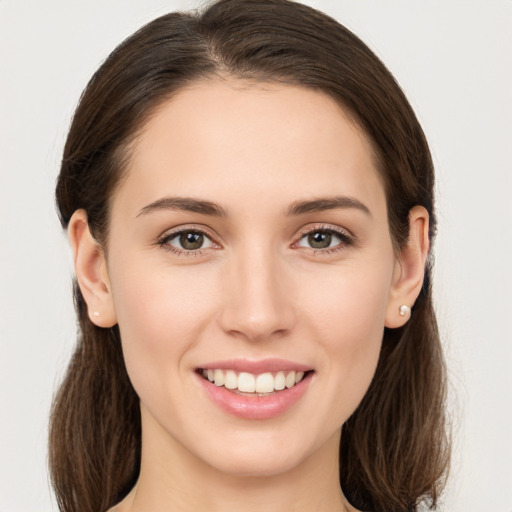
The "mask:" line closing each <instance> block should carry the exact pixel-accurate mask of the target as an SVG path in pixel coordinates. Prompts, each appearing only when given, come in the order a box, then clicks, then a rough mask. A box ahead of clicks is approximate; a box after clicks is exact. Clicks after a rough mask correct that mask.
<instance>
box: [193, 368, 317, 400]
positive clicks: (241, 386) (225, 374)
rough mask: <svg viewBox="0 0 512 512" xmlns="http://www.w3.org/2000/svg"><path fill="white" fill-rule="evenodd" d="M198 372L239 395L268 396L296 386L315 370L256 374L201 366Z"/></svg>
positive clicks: (213, 382)
mask: <svg viewBox="0 0 512 512" xmlns="http://www.w3.org/2000/svg"><path fill="white" fill-rule="evenodd" d="M197 373H198V374H199V375H200V376H201V377H202V378H203V379H205V380H207V381H209V382H211V383H212V384H215V385H216V386H217V387H224V388H225V389H226V390H228V391H231V392H232V393H235V394H238V395H245V396H268V395H271V394H273V393H276V392H280V391H283V390H286V389H291V388H293V387H295V386H296V385H297V384H299V383H300V382H301V381H302V380H303V379H304V378H306V377H308V375H309V374H311V373H313V370H307V371H300V370H297V371H295V370H291V371H278V372H264V373H259V374H254V373H249V372H237V371H235V370H226V369H222V368H208V369H206V368H199V369H198V370H197Z"/></svg>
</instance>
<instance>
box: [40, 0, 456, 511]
mask: <svg viewBox="0 0 512 512" xmlns="http://www.w3.org/2000/svg"><path fill="white" fill-rule="evenodd" d="M57 203H58V207H59V212H60V216H61V220H62V223H63V226H65V227H67V229H68V231H69V237H70V241H71V245H72V249H73V254H74V262H75V269H76V276H77V283H76V286H75V299H76V306H77V311H78V317H79V324H80V334H79V340H78V345H77V348H76V351H75V354H74V356H73V360H72V362H71V365H70V367H69V370H68V373H67V376H66V378H65V380H64V382H63V384H62V387H61V389H60V391H59V393H58V395H57V397H56V400H55V403H54V408H53V414H52V422H51V432H50V466H51V471H52V477H53V483H54V487H55V489H56V493H57V498H58V501H59V504H60V507H61V510H65V511H82V510H83V511H85V510H88V511H98V510H101V511H105V510H109V509H111V510H115V511H122V512H124V511H132V512H136V511H139V510H146V511H147V510H158V511H160V510H162V511H163V510H183V511H185V510H201V509H205V508H207V507H208V508H209V509H213V510H217V509H219V510H224V511H225V510H231V509H234V508H235V507H236V508H237V509H240V508H242V509H243V510H273V509H274V508H275V509H277V508H279V509H283V508H284V509H286V508H289V509H291V510H326V511H327V510H329V511H330V510H332V511H334V510H336V511H340V510H356V509H360V510H373V511H391V510H397V511H398V510H400V511H406V510H418V507H419V506H420V505H421V504H422V503H426V504H428V505H430V506H431V507H432V508H435V507H436V505H437V504H438V499H439V495H440V492H441V489H442V486H443V482H444V478H445V474H446V469H447V465H448V449H447V442H446V432H445V423H444V393H445V389H444V365H443V359H442V353H441V348H440V343H439V337H438V334H437V328H436V320H435V315H434V312H433V309H432V300H431V289H430V282H429V275H430V261H429V253H430V246H431V241H432V237H433V234H434V232H435V216H434V210H433V169H432V162H431V158H430V153H429V150H428V146H427V143H426V141H425V138H424V135H423V132H422V130H421V127H420V126H419V124H418V121H417V120H416V117H415V115H414V113H413V111H412V109H411V107H410V106H409V104H408V102H407V100H406V99H405V97H404V95H403V93H402V92H401V90H400V88H399V87H398V85H397V84H396V82H395V81H394V79H393V77H392V76H391V74H390V73H389V72H388V71H387V69H386V68H385V67H384V65H383V64H382V63H381V62H380V61H379V60H378V59H377V58H376V57H375V56H374V55H373V54H372V53H371V52H370V50H369V49H368V48H367V47H366V46H365V45H364V44H363V43H362V42H361V41H360V40H359V39H357V38H356V37H355V36H354V35H353V34H352V33H350V32H349V31H348V30H347V29H345V28H344V27H342V26H341V25H339V24H338V23H336V22H335V21H334V20H332V19H330V18H328V17H327V16H325V15H323V14H322V13H319V12H317V11H315V10H313V9H311V8H309V7H305V6H302V5H300V4H297V3H294V2H288V1H286V0H251V1H249V0H241V1H240V0H220V1H218V2H215V3H213V4H212V5H211V6H209V7H208V8H207V9H205V10H204V11H203V12H202V13H199V14H178V13H175V14H169V15H167V16H163V17H161V18H159V19H157V20H155V21H153V22H152V23H150V24H149V25H147V26H145V27H143V28H142V29H141V30H139V31H138V32H137V33H135V34H134V35H133V36H131V37H130V38H128V39H127V40H126V41H125V42H123V43H122V44H121V45H120V46H119V47H118V48H117V49H116V50H115V51H114V52H113V53H112V54H111V55H110V57H109V58H108V59H107V60H106V62H105V63H104V64H103V65H102V66H101V68H100V69H99V70H98V72H97V73H96V74H95V75H94V77H93V78H92V80H91V82H90V83H89V85H88V87H87V89H86V91H85V92H84V94H83V96H82V98H81V101H80V104H79V106H78V108H77V110H76V113H75V117H74V119H73V123H72V126H71V129H70V132H69V135H68V140H67V143H66V147H65V150H64V157H63V163H62V168H61V173H60V176H59V180H58V184H57ZM198 491H200V492H198ZM112 507H113V508H112Z"/></svg>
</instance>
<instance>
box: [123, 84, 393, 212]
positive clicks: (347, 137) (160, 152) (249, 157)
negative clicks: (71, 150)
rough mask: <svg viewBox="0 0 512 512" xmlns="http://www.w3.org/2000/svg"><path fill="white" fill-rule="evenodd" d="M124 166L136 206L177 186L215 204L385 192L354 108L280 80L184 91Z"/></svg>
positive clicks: (148, 128) (160, 111) (126, 193)
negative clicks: (235, 194)
mask: <svg viewBox="0 0 512 512" xmlns="http://www.w3.org/2000/svg"><path fill="white" fill-rule="evenodd" d="M125 173H126V175H125V180H124V182H123V184H122V186H121V187H120V189H121V190H119V191H118V193H117V194H116V195H119V196H123V197H124V198H125V199H126V200H131V201H132V202H133V203H134V204H142V203H147V202H149V201H151V200H154V199H155V196H157V195H165V194H168V195H176V194H177V193H178V192H179V194H180V195H184V196H187V195H193V196H207V198H208V199H212V195H215V197H214V198H213V199H214V200H215V201H216V202H222V199H223V196H224V195H226V196H227V195H229V194H231V196H232V192H233V191H238V193H239V194H240V195H243V194H247V195H250V196H251V197H247V200H248V201H249V200H250V199H251V198H258V195H259V199H260V201H261V199H262V198H265V200H266V201H267V202H269V201H270V199H271V198H272V197H274V196H276V195H277V196H278V197H280V198H282V199H283V201H284V200H286V199H290V200H296V199H297V197H292V196H297V195H301V196H311V197H314V196H316V195H322V196H323V195H325V194H326V193H327V192H329V190H331V192H332V191H336V193H343V194H347V195H356V196H357V195H362V196H372V198H373V199H375V198H377V199H379V200H382V198H383V188H382V186H381V183H380V178H379V176H378V173H377V171H376V166H375V159H374V154H373V150H372V146H371V144H370V142H369V141H368V139H367V137H366V135H365V134H364V133H363V131H362V130H361V129H360V128H359V126H358V125H357V124H356V123H355V122H354V121H353V119H352V118H351V116H350V115H348V113H347V112H346V111H345V110H344V109H343V108H342V107H341V106H340V105H339V104H338V103H337V102H336V101H334V100H333V99H332V98H331V97H329V96H328V95H326V94H324V93H322V92H318V91H315V90H311V89H306V88H302V87H296V86H290V85H282V84H274V83H257V84H255V83H246V82H240V81H235V80H230V81H228V80H222V81H221V80H218V81H206V82H199V83H196V84H193V85H191V86H188V87H186V88H183V89H181V90H180V91H178V93H176V94H175V95H174V96H173V97H172V98H170V99H168V100H166V101H165V102H163V103H162V104H161V105H160V106H159V107H158V108H157V109H156V110H155V112H154V113H153V115H152V116H151V117H150V118H149V120H148V121H147V123H146V124H145V126H144V127H143V129H142V130H141V131H140V133H139V135H138V136H137V138H136V139H135V141H134V143H133V144H132V147H131V150H130V157H129V159H128V164H127V166H126V169H125ZM123 189H124V190H123ZM287 196H290V197H289V198H288V197H287ZM377 196H379V197H377ZM230 198H231V199H232V197H230ZM116 200H117V199H116V198H114V202H116ZM249 202H250V201H249Z"/></svg>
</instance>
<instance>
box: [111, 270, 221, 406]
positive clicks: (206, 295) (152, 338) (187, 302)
mask: <svg viewBox="0 0 512 512" xmlns="http://www.w3.org/2000/svg"><path fill="white" fill-rule="evenodd" d="M132 268H137V269H138V271H137V272H136V273H133V272H132V273H130V272H123V269H122V268H119V269H118V279H113V283H114V284H115V286H113V290H112V291H113V297H114V303H115V308H116V313H117V318H118V324H119V329H120V333H121V340H122V345H123V355H124V358H125V363H126V367H127V370H128V374H129V376H130V379H131V381H132V384H133V386H134V388H135V389H136V391H137V392H138V394H139V396H141V398H142V397H144V396H145V395H147V394H148V390H150V391H151V394H153V393H154V391H156V390H157V389H161V390H165V389H166V388H168V387H170V386H173V383H174V382H175V381H176V382H177V380H178V379H179V377H180V375H181V372H182V371H184V368H183V367H182V366H183V365H182V364H181V363H182V361H183V358H184V356H185V355H186V354H187V353H189V352H190V351H191V350H192V349H193V347H194V345H195V344H197V343H198V340H199V339H200V333H201V332H202V331H203V329H204V325H205V323H206V322H208V319H209V318H211V315H212V304H213V303H214V300H213V299H212V293H210V291H209V290H210V289H211V287H210V285H209V283H208V281H205V280H204V279H203V280H198V279H191V278H190V276H189V275H187V273H186V272H185V273H183V272H170V271H169V269H168V268H162V269H158V267H156V268H155V267H151V268H150V269H148V270H145V268H147V265H138V266H136V265H133V266H132ZM125 270H126V269H125ZM210 281H211V280H210ZM199 284H200V285H201V286H199ZM210 284H211V283H210ZM155 396H156V394H155Z"/></svg>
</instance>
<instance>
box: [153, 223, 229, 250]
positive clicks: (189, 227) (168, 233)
mask: <svg viewBox="0 0 512 512" xmlns="http://www.w3.org/2000/svg"><path fill="white" fill-rule="evenodd" d="M187 231H197V232H199V233H201V234H203V235H206V236H207V237H208V238H210V239H211V240H212V242H214V243H216V244H219V245H220V242H219V241H218V240H219V237H218V236H216V235H215V233H213V232H212V231H211V230H210V229H208V228H206V227H205V226H200V225H196V224H183V225H182V226H175V227H173V228H168V229H166V230H165V231H163V232H162V234H161V235H159V236H158V240H159V241H162V240H165V239H168V238H173V237H175V236H177V235H179V234H180V233H184V232H187Z"/></svg>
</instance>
